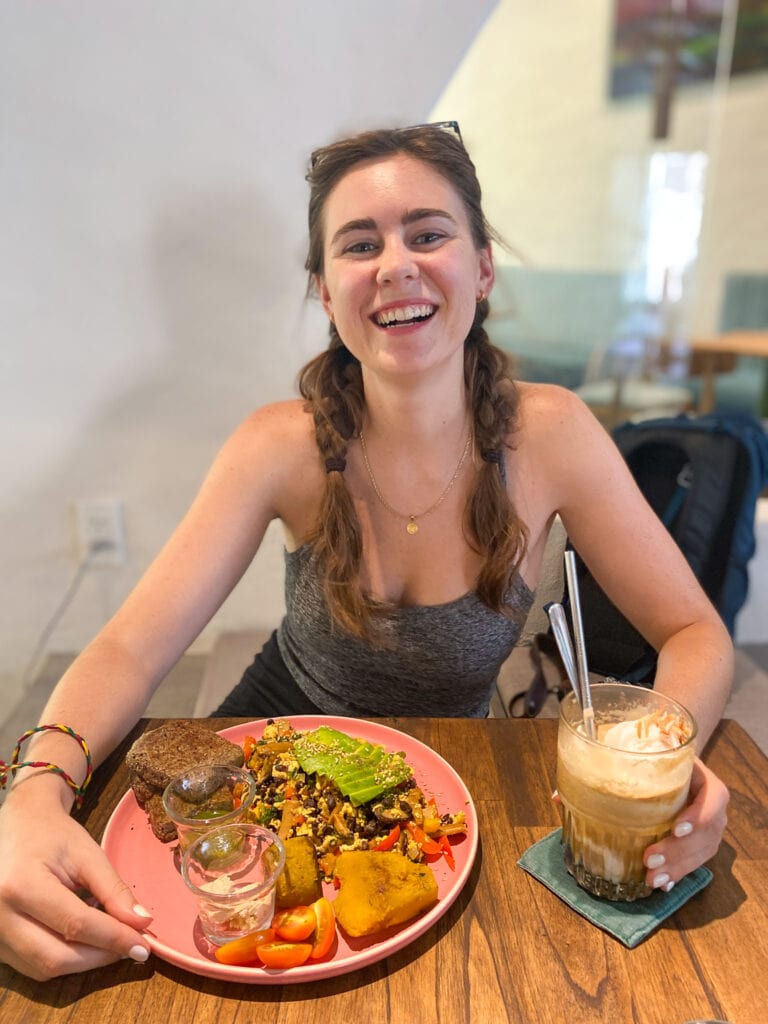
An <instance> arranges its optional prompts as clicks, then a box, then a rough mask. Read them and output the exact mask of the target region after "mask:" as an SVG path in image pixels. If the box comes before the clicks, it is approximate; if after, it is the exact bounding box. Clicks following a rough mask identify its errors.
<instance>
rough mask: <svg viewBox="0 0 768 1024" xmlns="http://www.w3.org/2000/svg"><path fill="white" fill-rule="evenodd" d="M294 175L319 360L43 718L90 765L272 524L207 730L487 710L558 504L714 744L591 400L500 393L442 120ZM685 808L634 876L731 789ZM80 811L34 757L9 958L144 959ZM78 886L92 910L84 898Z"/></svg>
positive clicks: (655, 543)
mask: <svg viewBox="0 0 768 1024" xmlns="http://www.w3.org/2000/svg"><path fill="white" fill-rule="evenodd" d="M308 180H309V184H310V201H309V236H310V237H309V254H308V258H307V263H306V268H307V270H308V271H309V277H310V282H311V287H312V288H314V289H315V290H316V292H317V294H318V296H319V298H320V300H321V302H322V305H323V308H324V310H325V312H326V314H327V316H328V321H329V333H330V338H329V344H328V347H327V349H326V350H325V351H324V352H322V353H321V354H320V355H318V356H317V357H316V358H315V359H314V360H312V362H311V363H310V364H309V365H308V366H306V367H305V368H304V370H303V371H302V373H301V375H300V378H299V387H300V392H301V397H300V398H299V399H295V400H292V401H287V402H281V403H276V404H273V405H269V406H266V407H264V408H261V409H257V410H256V411H255V412H253V413H252V414H251V415H250V416H248V417H247V418H246V419H245V420H244V422H243V423H242V424H241V425H240V426H239V427H238V428H237V430H236V431H235V432H234V433H233V435H232V436H231V437H230V438H229V440H228V441H227V442H226V443H225V444H224V446H223V447H222V450H221V452H220V453H219V455H218V456H217V458H216V460H215V461H214V464H213V466H212V468H211V470H210V472H209V474H208V476H207V477H206V479H205V481H204V483H203V485H202V487H201V489H200V492H199V494H198V496H197V497H196V499H195V501H194V502H193V504H192V506H191V508H190V510H189V511H188V513H187V515H186V516H185V517H184V519H183V520H182V522H181V524H180V525H179V527H178V528H177V530H176V531H175V532H174V534H173V535H172V537H171V538H170V540H169V541H168V543H167V544H166V545H165V547H164V548H163V550H162V551H161V552H160V553H159V555H158V556H157V558H156V559H155V561H154V562H153V564H152V565H151V566H150V568H149V570H148V571H147V572H146V574H145V575H144V577H143V578H142V579H141V581H140V582H139V584H138V585H137V587H136V588H135V590H134V591H133V593H132V594H131V595H130V596H129V597H128V599H127V600H126V602H125V603H124V605H123V606H122V608H120V609H119V610H118V612H117V613H116V614H115V615H114V617H113V618H112V620H111V621H110V622H109V623H108V624H107V625H106V626H105V627H104V629H103V630H102V631H101V633H100V634H99V635H98V636H97V637H96V638H95V639H94V640H93V641H92V643H91V644H90V645H89V646H88V647H87V648H86V649H85V650H84V651H83V653H82V654H81V655H80V656H79V657H78V658H77V659H76V661H75V662H74V663H73V665H72V666H71V667H70V669H69V670H68V671H67V672H66V674H65V675H64V676H63V678H62V680H61V682H60V683H59V685H58V686H57V687H56V689H55V691H54V693H53V695H52V696H51V699H50V701H49V704H48V706H47V708H46V710H45V712H44V714H45V720H46V721H48V722H57V721H58V722H64V723H67V725H68V726H69V727H70V728H71V729H73V730H75V731H76V733H77V734H78V735H80V736H83V737H85V738H86V739H87V741H88V744H89V747H90V750H91V751H92V752H93V756H94V760H95V761H96V762H98V761H100V760H101V759H103V757H104V756H105V755H106V754H107V753H108V752H109V751H110V750H111V749H112V748H113V747H114V746H115V745H116V744H117V743H118V742H119V741H120V739H121V738H122V737H124V736H125V735H126V734H127V732H128V731H129V729H130V728H131V727H132V726H133V724H134V723H135V721H136V719H137V718H138V717H139V716H140V715H141V713H142V711H143V709H144V708H145V707H146V705H147V703H148V701H149V698H150V696H151V694H152V692H153V691H154V689H156V687H157V686H158V685H159V684H160V682H161V681H162V679H163V677H164V676H165V675H166V674H167V672H168V670H169V668H170V667H171V666H172V665H173V663H174V662H175V661H176V660H177V659H178V658H179V657H180V656H181V655H182V654H183V652H184V651H185V650H186V649H187V647H188V646H189V644H190V643H191V642H192V641H193V640H194V638H195V637H196V636H197V634H198V633H199V632H200V630H201V629H202V628H203V627H204V626H205V625H206V624H207V623H208V621H209V620H210V619H211V617H212V616H213V614H214V613H215V612H216V611H217V609H218V608H219V606H220V605H221V603H222V602H223V601H224V600H225V599H226V598H227V596H228V595H229V594H230V592H231V591H232V589H233V588H234V587H235V585H236V584H237V582H238V581H239V580H240V578H241V576H242V574H243V573H244V572H245V570H246V569H247V567H248V566H249V564H250V563H251V561H252V559H253V557H254V555H255V554H256V552H257V550H258V549H259V546H260V544H261V542H262V539H263V537H264V533H265V531H266V529H267V527H268V525H269V524H270V522H271V521H272V520H275V519H278V520H280V522H281V524H282V526H283V529H284V532H285V541H286V553H285V570H286V586H285V592H286V615H285V618H284V620H283V622H282V623H281V624H280V626H279V628H278V630H277V631H276V633H275V634H274V635H273V637H272V638H271V639H270V640H269V642H268V643H267V644H266V645H265V647H264V649H263V651H261V652H260V653H259V654H258V655H257V657H256V658H255V659H254V662H253V664H252V665H251V666H250V668H248V669H247V671H246V673H245V675H244V676H243V678H242V680H241V682H240V683H239V684H238V685H237V686H236V687H235V688H234V690H233V691H232V692H231V693H230V694H229V696H228V697H227V698H225V700H224V702H223V704H222V705H221V707H220V708H219V709H218V714H219V715H220V716H242V717H245V718H249V719H255V718H278V717H284V716H290V715H296V714H320V715H326V716H327V715H339V716H345V717H353V718H366V717H384V716H389V715H401V716H425V715H427V716H429V715H431V716H443V717H447V716H456V715H463V716H475V717H478V716H484V715H486V714H487V713H488V707H489V701H490V697H491V694H492V692H493V690H494V685H495V681H496V678H497V675H498V673H499V668H500V666H501V664H502V663H503V662H504V661H505V660H506V658H507V656H508V655H509V653H510V651H511V649H512V647H513V646H514V645H515V643H516V642H517V639H518V637H519V635H520V631H521V628H522V625H523V623H524V621H525V619H526V617H527V614H528V612H529V610H530V608H531V606H532V604H533V600H534V593H533V591H534V588H535V587H536V583H537V580H538V577H539V573H540V569H541V565H542V559H543V553H544V548H545V545H546V541H547V537H548V534H549V528H550V525H551V523H552V521H553V519H554V518H555V516H556V515H558V514H559V516H560V518H561V520H562V523H563V525H564V527H565V529H566V530H567V533H568V536H569V538H570V540H571V541H572V543H573V545H574V547H576V549H577V550H578V552H579V554H580V555H581V557H582V559H583V560H584V562H585V563H586V564H587V565H588V567H589V569H590V571H591V573H592V575H593V576H594V578H595V579H596V580H597V582H598V583H599V584H600V586H601V587H602V589H603V590H604V591H605V593H606V594H607V595H608V597H609V598H610V599H611V600H612V601H613V602H614V603H615V604H616V606H617V607H618V608H619V610H620V611H621V612H622V613H623V614H624V615H625V616H626V617H627V618H628V619H629V620H630V621H631V622H632V623H633V625H634V626H635V627H636V628H637V629H638V630H639V631H640V632H641V633H642V634H643V635H644V636H645V637H646V638H647V639H648V641H649V643H651V644H652V645H653V646H654V647H656V649H657V650H658V651H659V659H658V673H657V678H656V688H657V689H659V690H663V691H664V692H666V693H668V694H669V695H670V696H672V697H674V698H676V699H677V700H679V701H680V702H681V703H683V704H684V705H687V707H688V709H689V710H690V711H691V712H692V714H693V716H694V718H695V719H696V720H697V724H698V738H699V743H700V745H703V744H704V742H706V740H707V738H708V737H709V735H710V734H711V732H712V730H713V729H714V727H715V724H716V723H717V721H718V720H719V717H720V715H721V712H722V708H723V705H724V701H725V697H726V694H727V692H728V688H729V685H730V675H731V648H730V640H729V638H728V634H727V632H726V630H725V628H724V627H723V624H722V622H721V621H720V619H719V617H718V615H717V613H716V612H715V610H714V609H713V608H712V606H711V605H710V603H709V602H708V601H707V599H706V597H705V596H704V594H703V592H702V590H701V588H700V587H699V585H698V583H697V582H696V579H695V578H694V576H693V574H692V573H691V571H690V569H689V567H688V564H687V562H686V561H685V559H684V558H683V556H682V554H681V553H680V551H679V550H678V549H677V547H676V546H675V544H674V542H673V541H672V539H671V538H670V536H669V534H668V533H667V531H666V530H665V529H664V527H663V526H662V525H661V524H660V522H659V521H658V519H657V518H656V517H655V515H654V514H653V512H652V511H651V510H650V508H649V507H648V506H647V504H646V503H645V502H644V500H643V498H642V497H641V495H640V493H639V491H638V490H637V486H636V484H635V483H634V479H633V478H632V476H631V474H630V473H629V470H628V469H627V467H626V464H625V463H624V461H623V459H622V458H621V456H620V455H619V453H618V450H617V449H616V447H615V445H614V444H613V442H612V441H611V439H610V438H609V436H608V435H607V434H606V432H605V431H604V430H603V429H602V428H601V427H600V425H599V424H598V423H597V422H596V420H595V419H594V418H593V417H592V415H591V414H590V413H589V412H588V410H587V409H586V407H585V406H584V405H583V403H582V402H581V401H580V400H579V399H578V398H576V397H575V396H574V395H573V394H571V393H569V392H566V391H563V390H561V389H559V388H556V387H552V386H547V385H530V384H520V383H518V382H516V381H514V380H513V378H512V374H511V368H510V366H509V365H508V362H507V359H506V357H505V356H504V354H503V353H502V352H501V351H500V350H499V349H497V348H495V347H494V346H493V345H491V343H490V342H489V339H488V336H487V334H486V331H485V327H484V322H485V320H486V317H487V315H488V311H489V303H488V295H489V294H490V292H491V290H492V288H493V284H494V266H493V256H492V251H491V244H492V242H493V240H494V234H493V232H492V231H491V229H490V227H489V226H488V224H487V222H486V220H485V217H484V215H483V211H482V203H481V190H480V185H479V183H478V180H477V176H476V174H475V168H474V166H473V164H472V161H471V159H470V157H469V154H468V153H467V151H466V149H465V148H464V146H463V144H462V142H461V138H460V136H459V134H458V132H457V131H455V130H452V129H450V127H449V130H446V129H445V126H441V125H433V126H429V125H427V126H421V127H417V128H409V129H400V130H397V129H395V130H381V131H371V132H365V133H363V134H361V135H357V136H355V137H353V138H351V139H346V140H343V141H341V142H337V143H333V144H332V145H330V146H327V147H325V148H323V149H322V150H319V151H316V153H315V155H314V158H313V161H312V167H311V169H310V172H309V175H308ZM617 508H620V509H621V514H620V515H618V514H617V512H616V509H617ZM404 524H405V526H404ZM30 747H33V749H30V751H29V754H30V757H34V759H35V761H38V762H42V763H43V764H50V765H56V766H58V767H59V768H60V769H62V770H63V771H64V772H66V773H67V774H68V775H69V776H70V777H71V778H72V780H73V781H74V782H75V784H76V785H79V784H80V783H81V782H82V778H83V765H82V757H80V758H78V757H77V755H78V753H80V751H79V749H78V748H77V745H76V744H72V743H71V740H70V741H69V746H68V745H67V742H66V737H63V736H62V735H61V734H59V735H58V736H54V735H52V734H51V733H50V732H46V733H44V734H39V735H36V736H35V737H34V738H33V741H32V743H31V744H30ZM71 747H74V748H75V749H74V750H72V749H71ZM691 796H692V799H691V803H690V804H689V805H688V806H687V807H686V808H685V809H684V811H683V812H682V814H683V816H684V825H685V827H684V828H682V829H680V830H679V831H678V834H677V835H676V836H671V837H668V838H666V839H664V840H662V841H661V842H659V843H656V844H654V845H653V846H652V847H649V849H648V850H646V852H645V856H646V860H645V863H646V864H648V863H649V862H650V863H653V864H654V865H655V868H654V871H650V869H649V873H648V877H647V881H648V883H649V884H656V883H654V882H653V879H654V878H663V879H664V880H665V882H664V884H665V885H667V884H669V882H670V881H671V882H675V881H676V880H678V879H680V878H682V877H683V875H685V874H686V873H687V872H689V871H690V870H692V869H693V868H694V867H696V866H698V865H699V864H701V863H703V862H704V861H705V860H707V859H708V858H709V857H710V856H711V855H712V854H713V853H714V852H715V850H716V848H717V845H718V843H719V841H720V837H721V835H722V832H723V828H724V826H725V813H724V809H725V805H726V803H727V793H726V792H725V789H724V787H723V786H722V784H721V783H720V782H719V781H718V780H717V779H716V778H715V777H714V776H713V775H712V774H711V773H710V772H708V771H707V770H706V769H705V768H704V767H703V766H701V765H699V766H697V768H696V769H695V770H694V783H693V785H692V789H691ZM71 799H72V793H71V791H70V789H69V788H68V787H67V786H66V785H65V784H64V783H62V780H61V777H57V776H56V775H55V774H54V773H53V772H52V771H51V772H49V771H40V770H39V769H36V770H35V769H28V768H25V769H22V770H21V771H20V772H19V774H18V777H17V781H16V783H15V784H14V788H13V789H12V791H11V792H10V793H9V795H8V798H7V800H6V802H5V804H4V805H3V807H2V809H0V815H2V818H3V821H2V827H0V893H2V896H0V956H2V957H3V958H5V959H6V960H7V961H8V962H9V963H11V964H13V965H14V966H15V967H17V968H18V969H19V970H22V971H25V972H26V973H29V974H32V975H33V976H35V977H50V976H52V975H55V974H61V973H65V972H68V971H75V970H84V969H88V968H92V967H96V966H99V965H102V964H105V963H109V962H111V961H113V960H115V959H118V958H119V957H122V956H126V955H127V956H130V957H133V959H136V960H145V959H146V958H147V956H148V951H149V945H148V942H147V939H146V937H145V935H144V934H143V933H142V930H143V929H145V928H146V927H147V926H148V918H147V913H146V911H143V910H142V908H141V907H136V906H135V905H134V901H133V897H132V894H131V890H130V888H129V887H128V886H126V885H124V884H122V883H121V880H120V879H119V878H118V877H117V875H116V873H115V871H114V869H113V868H112V867H111V865H110V864H109V862H108V861H107V860H106V859H105V857H104V855H103V853H102V852H101V851H100V850H99V849H98V848H95V847H94V844H93V843H92V842H91V841H90V840H89V839H88V837H87V836H86V835H85V833H84V832H83V830H82V829H81V828H80V826H78V825H77V824H76V823H75V822H74V821H72V820H71V819H70V818H69V817H68V816H67V813H66V812H67V810H68V809H69V807H70V803H71ZM41 820H45V821H46V822H47V823H48V825H49V827H48V828H46V829H45V830H43V832H41V830H40V828H39V822H40V821H41ZM681 824H682V823H681ZM661 863H663V864H664V871H663V872H661V873H658V872H657V871H656V868H658V865H659V864H661ZM64 865H65V866H66V867H64ZM20 879H23V883H21V882H20V881H19V880H20ZM79 887H85V888H87V889H88V890H89V891H90V892H92V893H93V895H94V896H95V897H96V899H97V900H99V901H100V902H101V903H102V904H103V905H104V907H105V909H106V913H102V912H101V911H95V910H93V908H91V907H87V906H86V905H85V904H82V905H81V903H80V901H79V900H77V898H76V897H75V896H74V895H73V892H72V890H75V889H77V888H79ZM72 935H77V936H78V941H76V942H74V941H71V938H70V937H71V936H72Z"/></svg>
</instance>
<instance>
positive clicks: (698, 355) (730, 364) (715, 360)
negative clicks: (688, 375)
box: [688, 331, 768, 413]
mask: <svg viewBox="0 0 768 1024" xmlns="http://www.w3.org/2000/svg"><path fill="white" fill-rule="evenodd" d="M688 344H689V345H690V349H691V357H692V364H693V363H695V367H696V373H701V376H702V389H701V395H700V397H699V404H698V412H700V413H707V412H711V410H712V409H714V407H715V379H716V376H717V374H718V373H721V372H725V371H729V370H732V369H733V368H734V366H735V365H736V356H759V357H760V358H762V359H768V331H726V332H725V333H724V334H721V335H719V336H718V337H716V338H698V339H696V338H691V339H690V340H689V342H688Z"/></svg>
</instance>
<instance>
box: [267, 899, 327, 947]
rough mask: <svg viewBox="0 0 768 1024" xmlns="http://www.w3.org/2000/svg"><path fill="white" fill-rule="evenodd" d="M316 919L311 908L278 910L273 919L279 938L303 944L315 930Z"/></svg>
mask: <svg viewBox="0 0 768 1024" xmlns="http://www.w3.org/2000/svg"><path fill="white" fill-rule="evenodd" d="M316 923H317V922H316V919H315V914H314V911H313V910H312V908H311V907H288V908H287V909H286V910H278V911H277V913H276V914H275V916H274V917H273V918H272V927H273V928H274V929H275V931H276V932H277V937H278V938H280V939H285V941H286V942H303V941H304V940H305V939H308V938H309V937H310V935H311V934H312V932H313V931H314V930H315V925H316Z"/></svg>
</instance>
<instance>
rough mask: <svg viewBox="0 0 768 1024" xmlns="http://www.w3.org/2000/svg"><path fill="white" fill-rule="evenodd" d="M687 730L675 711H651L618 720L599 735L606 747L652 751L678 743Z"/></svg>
mask: <svg viewBox="0 0 768 1024" xmlns="http://www.w3.org/2000/svg"><path fill="white" fill-rule="evenodd" d="M688 736H689V733H688V730H687V729H686V727H685V723H684V722H683V720H682V719H681V718H679V717H678V716H677V715H671V714H660V713H659V712H658V711H654V712H653V713H652V714H650V715H643V717H642V718H636V719H634V720H633V721H630V722H617V723H616V725H611V726H609V727H608V728H607V729H606V730H605V731H604V732H602V733H601V735H600V740H601V742H602V743H604V744H605V745H606V746H608V747H616V748H618V749H619V750H632V751H636V752H638V753H645V754H655V753H660V752H661V751H664V750H674V749H675V748H676V747H679V746H681V745H682V744H683V743H684V742H685V741H686V740H687V739H688Z"/></svg>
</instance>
